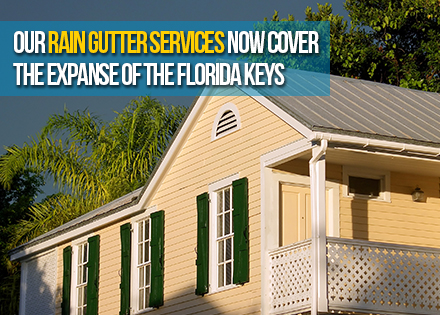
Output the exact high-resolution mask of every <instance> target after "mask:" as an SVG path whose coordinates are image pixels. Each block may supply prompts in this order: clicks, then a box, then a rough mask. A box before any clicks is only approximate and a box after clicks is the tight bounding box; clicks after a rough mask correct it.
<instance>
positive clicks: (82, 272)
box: [75, 243, 89, 315]
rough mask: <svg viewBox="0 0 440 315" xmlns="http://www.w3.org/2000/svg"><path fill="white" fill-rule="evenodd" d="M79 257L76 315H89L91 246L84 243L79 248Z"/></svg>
mask: <svg viewBox="0 0 440 315" xmlns="http://www.w3.org/2000/svg"><path fill="white" fill-rule="evenodd" d="M77 251H78V255H77V256H78V257H77V266H76V288H75V291H76V311H75V314H76V315H85V314H86V313H87V275H88V268H87V263H88V262H89V246H88V243H83V244H80V245H78V246H77Z"/></svg>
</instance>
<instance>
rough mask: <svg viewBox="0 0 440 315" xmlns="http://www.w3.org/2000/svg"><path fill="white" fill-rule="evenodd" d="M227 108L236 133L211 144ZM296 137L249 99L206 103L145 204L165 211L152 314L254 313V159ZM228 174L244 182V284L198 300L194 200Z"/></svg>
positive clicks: (257, 284) (257, 301)
mask: <svg viewBox="0 0 440 315" xmlns="http://www.w3.org/2000/svg"><path fill="white" fill-rule="evenodd" d="M227 102H232V103H234V104H235V105H236V106H237V108H238V110H239V114H240V119H241V129H240V130H238V131H236V132H234V133H231V134H229V135H227V136H225V137H222V138H220V139H217V140H215V141H213V142H211V130H212V127H213V123H214V118H215V116H216V115H217V112H218V110H219V109H220V107H221V106H223V105H224V104H225V103H227ZM301 137H302V136H301V135H300V134H298V133H297V132H296V131H295V130H293V129H292V128H291V127H289V126H288V125H287V124H286V123H284V122H283V121H282V120H281V119H279V118H278V117H276V116H275V115H273V114H272V113H270V112H269V111H268V110H267V109H265V108H264V107H263V106H261V105H260V104H258V103H257V102H255V101H254V100H253V99H251V98H250V97H245V96H240V97H236V96H227V97H214V98H213V99H212V100H211V102H210V103H209V104H208V105H207V107H206V108H205V111H204V113H203V114H202V116H201V117H200V119H199V122H198V124H197V125H196V127H195V128H194V130H193V132H192V133H191V135H190V137H189V139H188V141H187V142H186V144H185V145H184V147H183V149H182V150H181V152H180V153H179V155H178V157H177V159H176V160H175V162H174V163H173V166H172V167H171V169H170V170H169V172H168V174H167V176H166V177H165V178H164V180H163V182H162V184H161V186H160V188H159V190H158V191H157V193H156V195H155V197H154V199H153V200H152V202H151V204H150V205H157V207H158V209H164V210H165V277H164V287H165V291H164V294H165V304H164V306H163V307H161V308H159V309H158V310H155V311H154V313H155V314H156V313H157V314H171V313H173V314H196V313H200V312H205V313H207V314H208V313H209V314H252V313H259V310H260V307H261V292H260V290H261V279H260V277H261V265H260V246H261V245H260V244H261V238H260V225H261V222H260V156H261V155H262V154H264V153H266V152H269V151H270V150H273V149H276V148H278V147H280V146H282V145H285V144H287V143H291V142H293V141H295V140H298V139H300V138H301ZM234 173H240V177H247V178H248V180H249V230H250V282H249V283H247V284H245V285H244V286H237V287H236V288H233V289H230V290H225V291H221V292H217V293H214V294H208V295H205V296H204V297H199V296H196V295H195V294H194V289H195V282H196V266H195V259H196V254H195V251H194V249H195V247H196V241H197V239H196V237H197V211H196V196H197V195H199V194H201V193H203V192H205V191H208V185H209V184H210V183H212V182H214V181H217V180H219V179H222V178H224V177H227V176H229V175H232V174H234ZM225 301H227V303H225Z"/></svg>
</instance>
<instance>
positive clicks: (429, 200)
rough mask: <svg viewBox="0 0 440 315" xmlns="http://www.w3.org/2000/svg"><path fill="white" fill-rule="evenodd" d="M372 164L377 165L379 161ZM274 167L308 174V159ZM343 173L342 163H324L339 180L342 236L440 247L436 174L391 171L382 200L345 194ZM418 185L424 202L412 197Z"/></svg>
mask: <svg viewBox="0 0 440 315" xmlns="http://www.w3.org/2000/svg"><path fill="white" fill-rule="evenodd" d="M375 167H376V168H378V169H380V165H375ZM277 168H278V169H280V170H282V171H286V172H290V173H294V174H299V175H306V176H308V161H307V160H299V159H297V160H292V161H289V162H286V163H284V164H282V165H280V166H278V167H277ZM360 169H364V168H363V167H360ZM342 176H343V175H342V165H336V164H331V163H328V164H327V168H326V178H327V180H330V181H333V182H336V183H339V184H341V186H340V189H339V199H340V209H339V216H340V236H341V237H342V238H355V239H364V240H370V241H377V242H389V243H397V244H407V245H419V246H429V247H437V248H439V247H440V230H439V228H438V227H439V226H440V196H439V190H440V180H439V178H438V177H429V176H421V175H415V174H407V173H400V172H391V173H390V190H391V192H390V194H391V202H384V201H375V200H365V199H356V198H349V197H344V196H343V190H342ZM417 185H418V186H419V187H420V188H421V189H422V190H423V191H424V192H425V196H426V202H413V201H412V197H411V193H412V191H413V190H414V189H415V188H416V186H417Z"/></svg>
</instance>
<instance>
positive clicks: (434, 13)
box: [272, 0, 440, 92]
mask: <svg viewBox="0 0 440 315" xmlns="http://www.w3.org/2000/svg"><path fill="white" fill-rule="evenodd" d="M345 8H346V10H347V11H348V12H349V17H350V19H351V22H350V24H349V23H347V21H345V20H344V18H343V17H341V16H339V15H334V14H333V13H332V6H331V5H329V4H327V3H326V4H325V5H319V4H318V12H316V13H314V12H312V10H311V8H310V7H308V8H307V9H306V21H330V46H331V50H330V73H332V74H336V75H341V76H346V77H353V78H360V79H366V80H372V81H376V82H384V83H388V84H393V85H397V86H402V87H407V88H412V89H420V90H425V91H433V92H439V91H440V78H439V71H440V2H438V1H434V0H403V1H401V0H388V1H379V0H366V1H363V0H362V1H361V0H346V2H345ZM272 20H274V21H277V20H279V16H278V12H276V11H275V14H274V16H273V17H272ZM289 20H293V17H292V16H290V15H289Z"/></svg>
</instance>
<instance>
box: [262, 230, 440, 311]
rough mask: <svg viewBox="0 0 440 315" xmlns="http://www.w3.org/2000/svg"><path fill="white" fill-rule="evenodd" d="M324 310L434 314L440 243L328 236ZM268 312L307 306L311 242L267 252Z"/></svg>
mask: <svg viewBox="0 0 440 315" xmlns="http://www.w3.org/2000/svg"><path fill="white" fill-rule="evenodd" d="M326 243H327V264H326V265H327V268H326V271H327V272H326V274H327V282H326V292H327V299H328V312H329V313H341V312H342V313H345V312H350V313H351V312H359V313H376V314H390V313H393V314H438V313H439V310H440V249H434V248H426V247H417V246H405V245H396V244H389V243H377V242H370V241H363V240H352V239H342V238H336V237H327V242H326ZM269 260H270V300H271V302H270V313H271V314H286V313H288V314H299V313H302V312H308V311H310V310H311V300H312V299H311V295H312V284H311V279H312V273H313V269H312V242H311V240H310V239H309V240H305V241H302V242H298V243H294V244H290V245H287V246H283V247H280V248H277V249H276V250H273V251H271V252H269Z"/></svg>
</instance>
